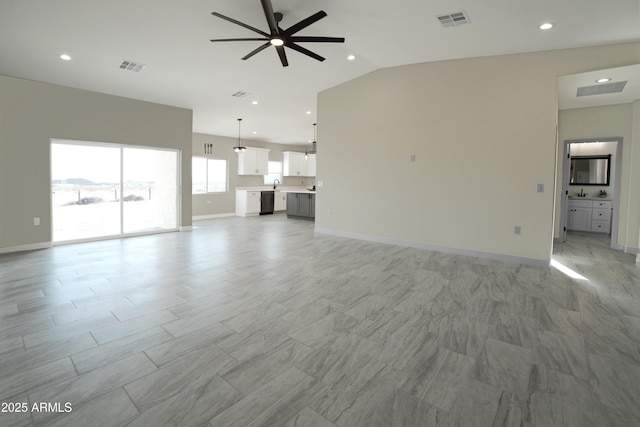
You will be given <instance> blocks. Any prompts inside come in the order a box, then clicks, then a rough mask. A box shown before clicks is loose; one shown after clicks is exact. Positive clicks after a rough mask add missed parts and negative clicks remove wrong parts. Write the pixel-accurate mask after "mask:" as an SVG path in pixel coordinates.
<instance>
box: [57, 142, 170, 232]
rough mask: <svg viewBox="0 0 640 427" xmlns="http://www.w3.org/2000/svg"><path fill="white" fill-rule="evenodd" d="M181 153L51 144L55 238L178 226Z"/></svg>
mask: <svg viewBox="0 0 640 427" xmlns="http://www.w3.org/2000/svg"><path fill="white" fill-rule="evenodd" d="M178 157H179V156H178V152H177V151H176V150H162V149H153V148H142V147H127V146H121V145H117V144H95V143H79V142H75V141H74V142H71V141H54V142H52V144H51V178H52V179H51V187H52V188H51V190H52V214H53V236H52V237H53V241H54V242H64V241H78V240H92V239H98V238H107V237H118V236H122V235H130V234H138V233H151V232H159V231H164V230H176V229H177V227H178Z"/></svg>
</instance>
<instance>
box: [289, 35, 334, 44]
mask: <svg viewBox="0 0 640 427" xmlns="http://www.w3.org/2000/svg"><path fill="white" fill-rule="evenodd" d="M289 40H291V41H292V42H294V43H297V42H317V43H344V37H306V36H294V37H290V38H289Z"/></svg>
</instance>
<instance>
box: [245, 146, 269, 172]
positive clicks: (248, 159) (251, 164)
mask: <svg viewBox="0 0 640 427" xmlns="http://www.w3.org/2000/svg"><path fill="white" fill-rule="evenodd" d="M268 173H269V150H268V149H266V148H254V147H247V150H246V151H241V152H239V153H238V175H267V174H268Z"/></svg>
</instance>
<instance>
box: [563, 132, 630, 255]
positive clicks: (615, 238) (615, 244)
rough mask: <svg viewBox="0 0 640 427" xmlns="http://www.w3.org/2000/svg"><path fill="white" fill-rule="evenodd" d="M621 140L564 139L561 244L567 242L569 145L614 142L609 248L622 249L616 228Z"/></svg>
mask: <svg viewBox="0 0 640 427" xmlns="http://www.w3.org/2000/svg"><path fill="white" fill-rule="evenodd" d="M622 140H623V138H622V137H620V136H615V137H608V138H583V139H565V140H564V147H563V150H562V194H561V198H560V199H561V203H560V236H561V237H560V239H561V240H562V243H564V242H566V241H567V221H568V219H569V218H568V214H567V208H568V205H569V172H570V170H569V169H570V165H571V162H570V161H569V160H570V158H571V154H570V149H569V146H570V145H571V144H581V143H590V142H615V143H616V156H615V158H616V161H615V168H616V170H615V173H614V175H613V182H614V187H613V188H614V190H613V195H612V205H613V212H611V248H612V249H619V250H621V249H623V248H622V246H620V245H619V244H618V227H619V220H620V184H621V182H622V153H623V151H622Z"/></svg>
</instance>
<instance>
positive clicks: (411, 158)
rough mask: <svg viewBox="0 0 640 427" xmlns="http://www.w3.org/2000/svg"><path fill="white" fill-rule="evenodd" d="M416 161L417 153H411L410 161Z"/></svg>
mask: <svg viewBox="0 0 640 427" xmlns="http://www.w3.org/2000/svg"><path fill="white" fill-rule="evenodd" d="M415 161H416V155H415V154H411V155H410V156H409V162H410V163H415Z"/></svg>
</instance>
